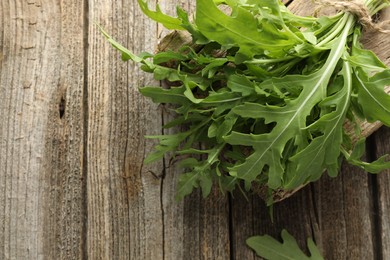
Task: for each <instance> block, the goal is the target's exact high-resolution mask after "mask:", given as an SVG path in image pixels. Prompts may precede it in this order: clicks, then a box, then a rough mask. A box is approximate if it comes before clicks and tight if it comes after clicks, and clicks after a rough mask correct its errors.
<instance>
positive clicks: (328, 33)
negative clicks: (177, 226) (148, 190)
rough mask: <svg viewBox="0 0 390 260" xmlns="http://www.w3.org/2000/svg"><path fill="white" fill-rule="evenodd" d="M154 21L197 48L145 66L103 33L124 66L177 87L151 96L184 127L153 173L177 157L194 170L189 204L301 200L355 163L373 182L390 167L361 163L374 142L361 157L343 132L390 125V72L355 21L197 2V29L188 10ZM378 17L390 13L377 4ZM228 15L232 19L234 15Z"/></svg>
mask: <svg viewBox="0 0 390 260" xmlns="http://www.w3.org/2000/svg"><path fill="white" fill-rule="evenodd" d="M138 3H139V5H140V7H141V9H142V10H143V12H144V13H145V14H146V15H147V16H149V17H150V18H151V19H153V20H155V21H157V22H160V23H162V24H163V25H164V26H165V27H166V28H168V29H174V30H184V31H188V32H189V33H190V34H191V36H192V39H193V44H191V45H188V46H183V47H181V48H180V49H179V50H178V51H173V50H165V51H163V52H159V53H156V54H149V53H142V54H140V55H138V56H137V55H135V54H133V53H131V52H130V51H129V50H127V49H126V48H124V47H123V46H122V45H120V44H119V43H117V42H116V41H115V40H113V39H112V38H111V37H110V36H109V35H108V34H107V33H105V32H104V31H103V33H104V34H105V36H106V37H107V39H108V40H109V42H110V43H111V44H112V45H113V46H114V47H115V48H117V49H118V50H120V51H121V52H122V58H123V60H133V61H135V62H138V63H141V64H142V67H141V68H142V69H143V70H144V71H146V72H149V73H153V74H154V77H155V79H156V80H164V81H166V82H168V87H165V88H163V87H160V86H157V87H153V86H145V87H142V88H140V92H141V93H142V94H143V95H145V96H147V97H150V98H151V99H152V100H153V101H154V102H156V103H161V104H167V107H168V108H169V109H170V110H172V111H174V113H175V114H176V117H175V119H174V120H172V121H171V122H169V123H168V124H166V125H165V126H164V127H165V128H171V127H178V128H179V129H181V131H180V132H178V133H176V134H171V135H159V136H148V137H147V138H155V139H158V140H159V142H160V143H159V144H158V145H157V146H156V148H155V152H153V153H151V154H150V155H149V156H148V157H147V158H146V162H148V163H151V162H153V161H156V160H160V159H162V158H163V156H164V155H166V154H170V155H171V156H174V157H175V158H176V159H178V160H180V163H179V165H180V166H182V167H183V168H185V169H187V170H188V171H187V172H186V173H183V174H182V175H181V176H180V180H179V187H178V191H177V197H178V199H181V198H183V197H184V196H185V195H187V194H189V193H191V192H192V190H193V188H198V187H200V188H201V189H202V192H203V195H204V196H207V195H208V194H209V192H210V190H211V187H212V184H213V183H216V184H218V185H219V186H220V187H221V189H222V190H223V191H232V190H233V189H234V188H235V187H237V186H240V185H241V184H242V183H243V184H244V185H245V188H246V189H250V188H251V186H252V185H253V184H257V185H261V186H267V187H268V188H269V189H270V191H272V190H278V189H283V190H292V189H295V188H297V187H299V186H301V185H304V184H306V183H308V182H312V181H315V180H317V179H318V178H320V176H321V175H322V173H323V172H324V170H327V172H328V174H329V175H330V176H336V175H337V173H338V170H339V167H340V162H341V159H342V158H343V157H344V158H345V159H346V160H347V161H349V162H350V163H352V164H354V165H358V166H359V167H362V168H364V169H365V170H367V171H369V172H373V173H376V172H379V171H381V170H383V169H385V168H390V162H388V161H387V160H386V157H382V158H380V159H379V160H377V161H375V162H373V163H366V162H362V161H361V160H360V157H361V155H362V151H364V147H363V146H364V142H363V141H359V142H358V143H357V145H356V147H355V148H356V149H354V145H353V142H352V141H351V139H352V137H351V134H350V133H347V132H346V131H345V130H344V128H343V124H344V123H345V121H346V120H349V121H351V122H354V123H355V124H356V127H355V129H356V130H355V131H356V132H355V133H354V135H359V124H358V123H356V118H359V119H366V120H368V121H369V122H373V121H377V120H378V121H381V122H382V123H383V124H385V125H387V126H390V96H389V95H387V94H386V93H385V91H384V86H385V85H390V69H389V68H388V67H387V66H386V65H384V64H383V63H382V62H381V61H380V60H379V59H378V58H377V57H376V56H375V54H374V53H372V52H371V51H368V50H365V49H363V47H362V46H361V44H360V43H359V38H360V35H361V31H362V26H361V25H360V24H359V22H358V19H357V17H355V16H354V15H353V14H351V13H349V12H339V13H337V14H336V15H333V16H329V17H326V16H324V17H319V18H315V17H301V16H297V15H294V14H293V13H291V12H290V11H289V10H288V9H287V8H286V7H285V6H284V5H283V4H282V3H281V2H280V1H278V0H262V1H260V0H197V1H196V14H195V19H194V21H193V22H192V21H191V20H192V19H190V17H189V14H188V13H186V12H185V11H184V10H182V9H181V8H179V7H178V8H177V17H171V16H168V15H166V14H164V13H162V12H161V10H160V8H159V7H158V6H157V9H156V11H152V10H150V9H149V8H148V4H147V2H145V1H144V0H138ZM364 3H365V6H366V8H367V10H368V11H369V13H370V14H371V15H374V14H375V13H376V12H378V11H379V10H381V9H383V8H384V7H387V6H389V5H390V3H389V2H388V1H387V0H365V1H364ZM221 7H224V8H225V9H228V10H229V12H230V13H229V14H226V12H223V11H222V10H221Z"/></svg>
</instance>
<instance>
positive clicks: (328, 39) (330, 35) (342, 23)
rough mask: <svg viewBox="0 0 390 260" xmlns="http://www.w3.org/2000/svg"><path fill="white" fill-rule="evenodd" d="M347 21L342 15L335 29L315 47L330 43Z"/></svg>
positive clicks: (346, 17) (345, 16)
mask: <svg viewBox="0 0 390 260" xmlns="http://www.w3.org/2000/svg"><path fill="white" fill-rule="evenodd" d="M347 20H348V15H344V16H343V18H341V19H340V21H339V22H338V24H337V25H336V26H335V29H334V30H332V31H331V33H330V34H328V35H327V36H326V38H325V39H323V40H321V41H320V42H319V43H317V44H316V46H317V47H321V46H323V45H325V44H327V43H329V42H330V41H332V40H333V39H334V38H335V37H336V36H337V35H338V34H340V32H341V31H342V30H343V28H344V27H345V25H346V23H347Z"/></svg>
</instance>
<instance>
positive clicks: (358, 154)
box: [343, 138, 390, 173]
mask: <svg viewBox="0 0 390 260" xmlns="http://www.w3.org/2000/svg"><path fill="white" fill-rule="evenodd" d="M365 141H366V140H365V138H362V139H360V140H359V141H358V142H357V143H356V144H355V147H354V149H353V151H352V153H351V154H348V153H347V152H346V151H345V150H343V153H344V155H345V158H346V160H347V161H348V162H349V163H350V164H352V165H355V166H358V167H360V168H362V169H363V170H365V171H367V172H369V173H379V172H381V171H384V170H386V169H389V168H390V156H389V155H384V156H382V157H380V158H379V159H377V160H375V161H373V162H364V161H362V159H361V158H362V156H363V155H364V152H365V150H366V146H365V144H366V142H365Z"/></svg>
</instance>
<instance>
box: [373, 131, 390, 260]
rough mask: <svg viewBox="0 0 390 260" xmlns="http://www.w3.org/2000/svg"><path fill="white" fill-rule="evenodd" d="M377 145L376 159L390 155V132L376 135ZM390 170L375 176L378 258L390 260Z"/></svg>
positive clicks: (380, 132) (381, 132)
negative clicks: (389, 259)
mask: <svg viewBox="0 0 390 260" xmlns="http://www.w3.org/2000/svg"><path fill="white" fill-rule="evenodd" d="M373 139H374V140H375V143H376V153H375V157H380V156H382V155H384V154H390V142H389V141H388V140H390V130H389V128H385V127H382V128H381V129H380V130H379V131H378V132H376V133H375V134H374V138H373ZM389 174H390V170H387V171H385V172H383V173H381V174H379V175H377V176H374V185H377V186H376V187H375V188H376V189H374V195H376V196H374V202H376V203H377V204H374V205H375V206H376V207H377V210H378V212H377V213H376V215H375V224H376V228H377V232H378V233H379V234H377V237H376V238H375V239H376V241H375V244H376V245H377V251H378V258H381V259H388V258H389V257H390V175H389Z"/></svg>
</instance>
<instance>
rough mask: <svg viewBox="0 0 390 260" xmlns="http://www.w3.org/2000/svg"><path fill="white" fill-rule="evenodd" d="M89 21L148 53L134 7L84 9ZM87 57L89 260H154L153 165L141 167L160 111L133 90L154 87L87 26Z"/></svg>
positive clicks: (152, 38)
mask: <svg viewBox="0 0 390 260" xmlns="http://www.w3.org/2000/svg"><path fill="white" fill-rule="evenodd" d="M89 4H90V5H89V21H97V22H98V23H99V24H101V26H102V27H103V28H105V29H106V30H107V32H109V33H110V34H111V35H112V36H113V37H114V38H116V39H117V40H118V41H119V42H121V43H122V44H123V45H125V46H126V47H128V48H129V49H130V50H132V51H133V52H135V53H139V52H141V51H150V52H152V51H153V49H154V48H155V46H156V44H157V26H156V23H154V22H152V21H150V20H149V19H146V18H145V16H144V15H143V14H142V13H141V11H140V9H139V7H138V4H137V2H136V1H131V2H126V3H125V2H118V1H116V2H112V1H100V0H99V1H90V2H89ZM88 41H89V51H88V75H89V76H88V115H89V117H88V133H87V135H88V146H87V155H88V165H87V166H88V176H87V184H88V189H87V198H88V226H87V255H88V258H90V259H162V258H163V222H162V208H161V203H160V202H161V198H160V194H161V180H160V179H158V178H155V177H154V175H153V174H152V173H156V174H159V172H161V170H162V169H163V167H162V162H161V163H156V164H153V165H151V166H145V165H144V164H143V160H144V157H145V156H146V154H147V153H149V152H150V151H151V146H152V142H151V141H146V140H145V138H144V135H156V134H160V133H161V111H160V110H159V108H158V107H157V106H156V105H153V104H152V103H151V102H150V101H149V100H146V99H145V98H143V97H142V96H141V95H140V94H139V92H138V87H139V86H143V85H150V84H152V85H153V84H158V82H155V81H153V80H152V77H151V76H150V75H146V74H145V73H143V72H141V71H140V69H139V66H136V65H135V64H133V63H131V62H129V63H124V62H122V61H120V55H119V54H118V52H117V51H115V50H114V49H113V48H112V47H111V46H109V44H108V43H107V42H106V40H105V39H104V38H103V37H102V35H101V34H100V33H99V31H98V29H97V27H96V26H95V25H94V24H92V23H91V24H90V25H89V39H88Z"/></svg>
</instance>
